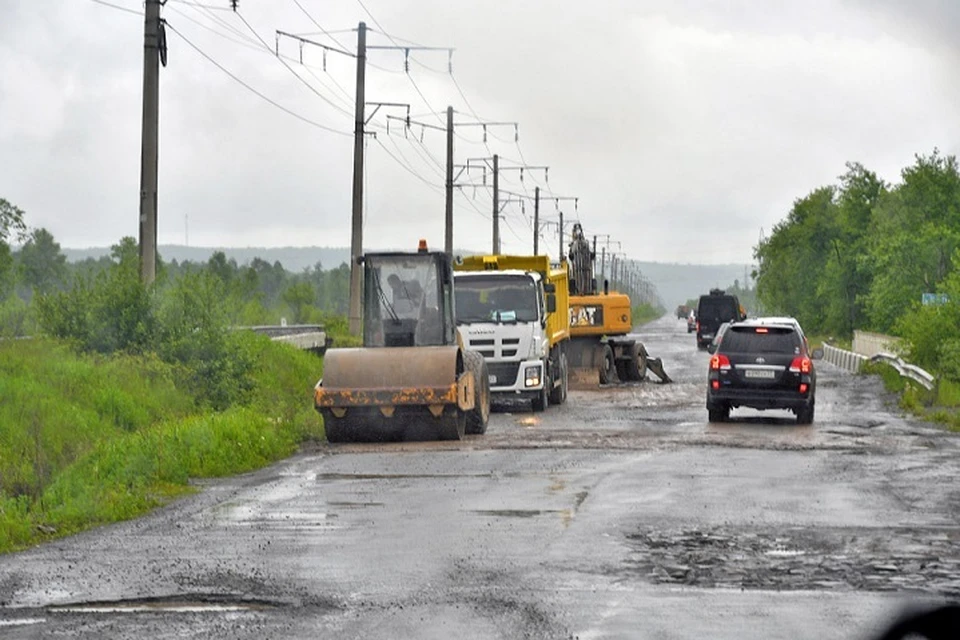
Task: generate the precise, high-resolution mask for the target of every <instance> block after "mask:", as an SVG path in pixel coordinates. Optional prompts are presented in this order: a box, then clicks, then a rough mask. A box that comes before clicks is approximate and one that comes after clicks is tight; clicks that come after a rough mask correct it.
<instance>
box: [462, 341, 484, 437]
mask: <svg viewBox="0 0 960 640" xmlns="http://www.w3.org/2000/svg"><path fill="white" fill-rule="evenodd" d="M463 364H464V367H465V368H466V369H467V370H468V371H472V372H473V378H474V380H475V381H476V383H475V384H474V390H475V393H474V399H473V409H471V410H470V411H468V412H467V427H466V432H467V433H469V434H472V435H482V434H484V433H486V432H487V423H488V422H489V420H490V374H489V373H488V372H487V361H486V360H484V359H483V356H482V355H480V354H479V353H477V352H476V351H464V352H463Z"/></svg>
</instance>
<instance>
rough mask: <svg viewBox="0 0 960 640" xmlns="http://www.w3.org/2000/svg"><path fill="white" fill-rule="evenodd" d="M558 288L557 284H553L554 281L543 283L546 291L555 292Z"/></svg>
mask: <svg viewBox="0 0 960 640" xmlns="http://www.w3.org/2000/svg"><path fill="white" fill-rule="evenodd" d="M556 290H557V285H555V284H553V283H552V282H544V283H543V291H544V293H554V292H556Z"/></svg>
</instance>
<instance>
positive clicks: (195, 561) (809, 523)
mask: <svg viewBox="0 0 960 640" xmlns="http://www.w3.org/2000/svg"><path fill="white" fill-rule="evenodd" d="M641 333H642V335H643V338H644V341H645V343H646V345H647V347H648V351H649V352H650V353H651V354H653V355H657V356H662V357H663V359H664V363H665V366H666V367H667V370H668V372H669V373H670V375H671V376H672V377H673V378H674V380H676V383H675V384H673V385H663V386H661V385H658V384H655V383H652V382H648V383H645V384H641V385H633V386H622V387H616V388H608V389H603V390H597V389H593V390H585V389H584V390H575V391H572V392H571V393H570V398H569V401H568V404H567V405H564V406H562V407H552V408H551V409H550V410H548V412H547V413H545V414H538V415H536V416H534V415H533V414H531V413H529V412H528V411H526V410H524V409H523V408H520V407H512V408H511V407H501V412H499V413H496V414H495V415H494V416H493V417H492V419H491V424H490V429H489V431H488V433H487V435H485V436H480V437H469V438H468V439H467V440H465V441H463V442H460V443H427V444H412V443H411V444H396V445H382V446H379V445H378V446H374V445H362V446H361V445H345V446H336V447H319V448H317V449H316V450H313V451H308V452H304V453H302V454H300V455H298V456H296V457H294V458H291V459H289V460H287V461H285V462H282V463H280V464H277V465H274V466H273V467H270V468H269V469H265V470H263V471H261V472H257V473H253V474H248V475H245V476H241V477H237V478H231V479H225V480H218V481H213V482H209V483H204V489H203V491H202V492H200V493H199V494H198V495H196V496H193V497H190V498H188V499H185V500H182V501H179V502H178V503H176V504H174V505H171V506H169V507H167V508H165V509H163V510H161V511H159V512H157V513H155V514H153V515H151V516H149V517H146V518H142V519H140V520H137V521H134V522H128V523H122V524H119V525H115V526H110V527H104V528H101V529H98V530H95V531H91V532H88V533H85V534H82V535H78V536H75V537H72V538H69V539H65V540H61V541H58V542H55V543H51V544H47V545H44V546H42V547H39V548H36V549H33V550H30V551H27V552H24V553H20V554H15V555H10V556H6V557H2V558H0V604H2V608H0V637H3V638H33V637H44V638H45V637H59V636H69V637H81V638H83V637H89V638H192V637H197V638H199V637H224V638H270V637H276V638H318V637H336V638H358V639H359V638H450V637H460V638H518V637H519V638H572V637H577V638H617V637H630V638H810V639H818V638H867V637H869V636H870V635H871V633H875V632H876V631H877V630H878V629H879V628H880V626H881V625H882V624H884V623H885V622H887V621H888V620H889V619H890V618H891V617H892V616H894V615H896V614H897V613H899V612H900V611H901V610H902V608H903V607H904V606H907V605H908V604H911V603H913V604H916V603H925V602H940V601H942V600H943V599H945V598H946V599H953V600H956V599H958V598H960V517H958V516H960V485H958V478H960V448H958V443H960V439H958V438H957V437H956V436H953V435H950V434H948V433H945V432H943V431H942V430H940V429H939V428H936V427H933V426H930V425H927V424H923V423H919V422H916V421H913V420H910V419H905V418H904V417H902V416H901V415H899V412H898V411H897V410H896V409H895V408H893V407H889V406H887V404H886V401H885V399H884V397H883V393H882V388H881V386H880V384H879V382H878V381H877V380H874V379H870V378H860V377H854V376H851V375H848V374H846V373H844V372H841V371H839V370H837V369H835V368H833V367H832V366H831V365H828V364H825V363H820V364H819V368H818V371H819V388H818V398H817V411H818V413H817V416H816V422H815V423H814V425H812V426H805V427H799V426H796V425H795V424H794V423H793V419H792V416H791V415H790V414H787V413H780V412H766V413H761V412H755V411H749V410H741V411H734V414H733V422H732V423H730V424H723V425H709V424H708V423H707V421H706V410H705V409H704V406H703V398H704V384H705V383H704V379H705V368H706V362H707V359H708V356H707V355H706V354H705V353H703V352H697V351H696V349H695V348H694V346H693V338H692V337H690V336H688V335H687V333H686V330H685V325H684V323H682V322H681V321H677V320H674V319H672V318H669V317H667V318H664V319H662V320H659V321H657V322H655V323H653V324H652V325H648V326H647V327H645V328H644V330H643V331H642V332H641ZM503 409H506V411H503ZM511 409H512V410H511Z"/></svg>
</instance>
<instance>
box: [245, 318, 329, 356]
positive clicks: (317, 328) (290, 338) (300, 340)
mask: <svg viewBox="0 0 960 640" xmlns="http://www.w3.org/2000/svg"><path fill="white" fill-rule="evenodd" d="M234 328H235V329H246V330H248V331H253V332H255V333H262V334H263V335H265V336H267V337H269V338H270V339H271V340H273V341H274V342H285V343H287V344H292V345H293V346H295V347H297V348H298V349H303V350H304V351H315V352H317V353H320V354H323V353H324V352H326V350H327V348H329V347H330V346H331V345H332V344H333V339H332V338H329V337H327V333H326V332H325V331H324V330H323V325H319V324H276V325H274V324H265V325H257V326H252V327H234Z"/></svg>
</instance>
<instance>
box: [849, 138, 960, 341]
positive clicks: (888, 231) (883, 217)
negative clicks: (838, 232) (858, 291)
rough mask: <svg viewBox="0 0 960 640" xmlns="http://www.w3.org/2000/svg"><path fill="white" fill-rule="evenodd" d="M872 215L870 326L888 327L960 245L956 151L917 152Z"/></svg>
mask: <svg viewBox="0 0 960 640" xmlns="http://www.w3.org/2000/svg"><path fill="white" fill-rule="evenodd" d="M901 177H902V178H903V182H902V183H901V184H900V185H898V186H897V187H896V188H894V189H892V190H891V191H890V192H889V193H888V194H885V196H884V197H882V198H881V199H880V201H879V203H878V205H877V207H876V208H875V210H874V215H873V217H872V219H871V226H872V228H873V230H872V233H871V241H870V249H869V262H868V263H869V267H870V268H872V269H873V271H874V274H875V276H874V280H873V283H872V285H871V287H870V291H869V294H868V295H867V296H866V300H865V302H866V309H867V312H868V314H869V317H870V322H871V325H872V328H875V329H877V330H879V331H890V330H891V329H892V328H893V327H894V325H895V324H896V322H897V319H898V318H900V316H902V315H903V314H904V313H905V312H906V311H907V310H909V309H910V307H911V306H912V305H914V304H916V303H918V302H919V300H920V297H921V294H923V293H926V292H933V291H936V290H937V288H938V285H939V284H940V283H941V282H942V281H943V280H944V279H945V278H946V277H947V275H949V273H950V272H951V271H952V269H953V266H952V262H951V257H952V256H953V254H954V252H955V251H956V249H957V248H958V247H960V173H958V168H957V160H956V157H955V156H942V155H940V153H939V151H937V150H934V152H933V153H932V154H931V155H929V156H919V155H918V156H917V158H916V162H915V163H914V164H913V165H912V166H910V167H907V168H906V169H904V170H903V171H902V173H901Z"/></svg>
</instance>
